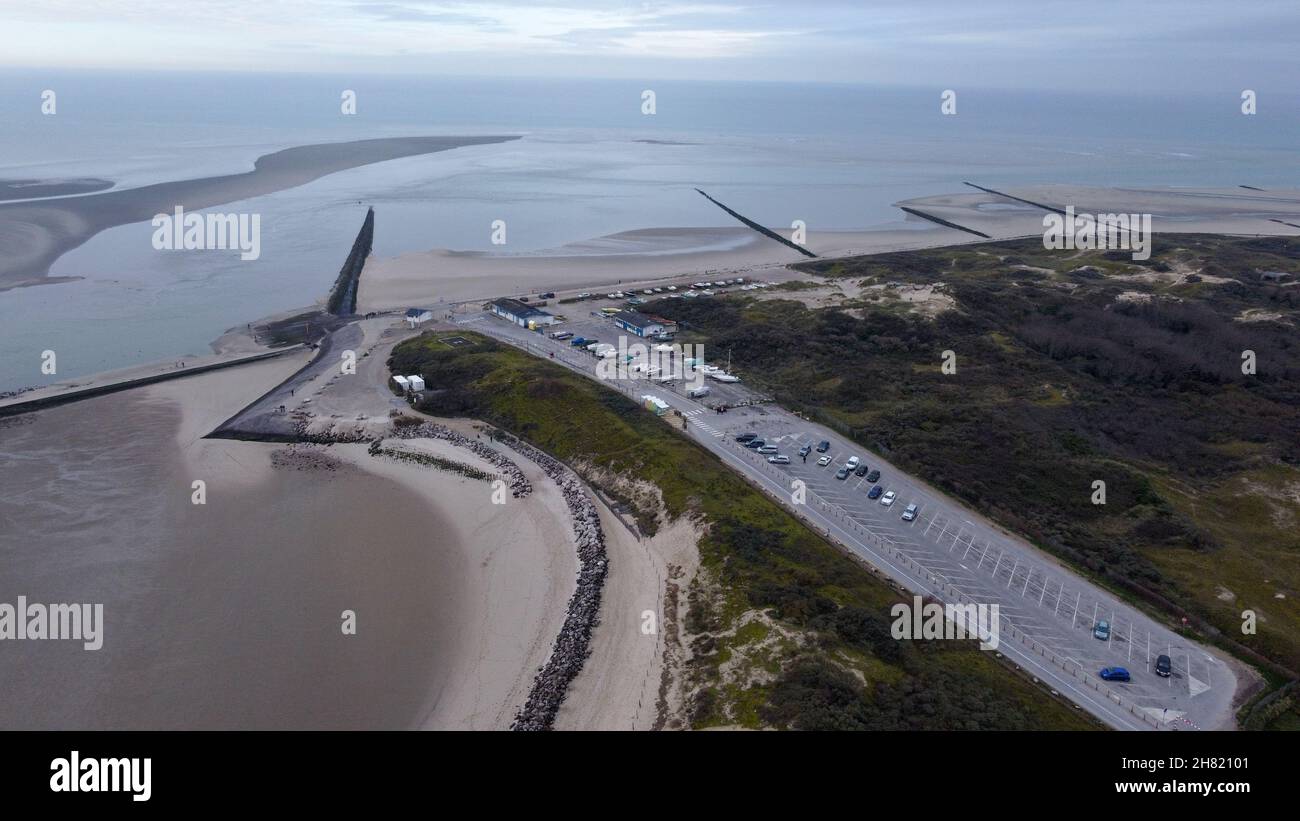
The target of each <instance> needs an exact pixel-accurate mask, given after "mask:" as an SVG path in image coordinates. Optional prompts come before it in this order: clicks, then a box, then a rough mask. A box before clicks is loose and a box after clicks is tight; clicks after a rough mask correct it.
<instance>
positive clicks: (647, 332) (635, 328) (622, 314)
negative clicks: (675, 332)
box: [613, 311, 664, 337]
mask: <svg viewBox="0 0 1300 821" xmlns="http://www.w3.org/2000/svg"><path fill="white" fill-rule="evenodd" d="M613 319H614V324H615V325H616V326H618V327H619V328H621V329H623V330H625V331H627V332H628V333H633V334H636V335H637V336H642V337H645V336H659V335H660V334H662V333H663V332H664V326H663V322H662V321H661V320H656V319H655V318H653V317H649V316H646V315H645V314H642V313H638V312H636V311H619V312H618V313H616V314H614V317H613Z"/></svg>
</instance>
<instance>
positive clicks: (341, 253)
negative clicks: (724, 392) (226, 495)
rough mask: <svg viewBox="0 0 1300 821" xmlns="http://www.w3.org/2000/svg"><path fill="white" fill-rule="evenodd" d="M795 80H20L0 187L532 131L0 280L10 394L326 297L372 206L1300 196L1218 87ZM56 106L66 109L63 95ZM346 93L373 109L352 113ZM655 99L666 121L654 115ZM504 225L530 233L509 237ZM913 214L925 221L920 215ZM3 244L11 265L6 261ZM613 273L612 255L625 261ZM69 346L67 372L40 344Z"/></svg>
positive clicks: (1278, 105) (1268, 130)
mask: <svg viewBox="0 0 1300 821" xmlns="http://www.w3.org/2000/svg"><path fill="white" fill-rule="evenodd" d="M1116 87H1118V86H1116ZM1097 88H1098V89H1099V90H1096V91H1088V92H1078V93H1047V92H1041V91H1014V90H998V89H980V88H978V87H971V88H969V89H967V88H960V87H959V88H956V89H951V91H954V92H955V106H956V109H955V113H954V114H945V113H944V112H943V105H944V101H945V98H944V96H943V94H944V92H945V91H947V90H946V89H940V88H929V87H925V88H903V87H873V86H867V85H832V84H797V83H757V82H755V83H720V82H680V81H675V82H668V81H657V80H651V79H647V80H641V81H633V80H592V79H542V78H467V77H411V76H375V75H362V76H341V75H303V74H292V75H290V74H284V75H265V74H241V73H126V72H93V73H92V72H72V71H38V70H7V71H6V72H5V73H4V74H3V75H0V179H14V178H17V179H33V178H35V179H59V178H82V177H97V178H103V179H107V180H111V181H112V182H113V183H114V185H115V187H117V188H128V187H134V186H140V185H145V184H150V183H155V182H162V181H166V180H177V179H190V178H198V177H206V176H212V175H219V174H229V173H239V172H244V171H248V170H251V168H252V165H253V162H254V161H255V160H256V159H257V157H259V156H261V155H263V154H266V153H270V152H272V151H276V150H280V149H283V148H288V147H292V146H296V145H305V144H310V143H318V142H329V141H344V140H355V139H367V138H374V137H392V136H415V135H439V134H443V135H479V134H510V135H519V136H520V137H521V139H519V140H517V141H513V142H508V143H503V144H494V145H482V146H473V147H467V148H462V149H456V150H452V151H446V152H441V153H437V154H431V155H427V156H421V157H411V158H406V159H401V160H394V161H390V162H385V163H380V164H375V165H370V166H365V167H361V168H356V169H351V170H348V171H344V172H340V173H337V174H333V175H330V176H327V177H324V178H322V179H320V180H317V181H315V182H312V183H309V184H307V185H303V186H301V187H298V188H295V189H291V190H287V191H281V192H278V193H275V194H272V195H268V196H264V197H259V198H256V199H253V200H248V201H244V202H236V203H230V204H227V205H223V206H220V207H218V208H217V209H214V210H218V211H222V212H243V213H257V214H260V215H261V229H262V232H261V233H262V242H261V257H260V259H258V260H257V261H256V262H252V263H248V262H243V261H241V260H240V258H239V254H238V252H237V251H232V252H213V251H188V252H187V251H171V252H161V253H160V252H158V251H155V250H154V248H153V246H152V243H151V237H152V234H153V229H152V227H151V226H150V225H149V224H148V223H138V224H134V225H126V226H121V227H118V228H113V229H110V230H107V231H104V232H102V233H100V234H98V235H96V236H95V237H93V238H92V239H90V240H89V241H88V242H86V243H85V244H84V245H82V246H81V247H79V248H77V249H75V250H72V251H70V252H68V253H67V254H65V255H64V256H63V257H62V258H60V259H59V260H58V261H57V262H56V263H55V264H54V266H53V268H52V270H51V273H52V274H53V275H56V276H75V277H82V279H80V280H78V281H75V282H68V283H62V284H49V285H42V286H37V287H28V288H19V289H13V290H9V291H6V292H0V391H4V390H12V389H15V388H19V387H24V386H38V385H42V384H46V383H48V382H51V381H56V380H65V379H68V378H75V377H76V376H79V375H85V374H90V373H95V372H99V371H104V370H109V369H115V368H122V367H127V366H130V365H135V364H142V363H146V362H154V361H167V360H171V359H180V358H184V356H186V355H189V356H194V355H198V354H202V353H207V352H208V351H209V343H210V342H212V341H213V340H214V339H215V338H217V337H218V336H220V335H221V334H222V333H223V332H224V331H226V330H227V329H229V328H232V327H235V326H239V325H243V324H244V323H246V322H249V321H251V320H255V319H257V318H259V317H263V316H266V315H269V314H272V313H278V312H282V311H285V310H289V309H292V308H295V307H299V306H305V305H310V304H312V303H313V302H315V301H317V300H319V299H320V298H322V297H323V296H324V295H325V293H326V292H327V291H328V289H329V287H330V285H331V283H332V282H333V280H334V277H335V276H336V275H337V273H338V270H339V268H340V266H341V265H342V263H343V260H344V258H345V257H346V255H347V253H348V250H349V247H350V244H351V238H352V237H353V236H354V234H355V232H356V230H357V228H359V227H360V224H361V221H362V219H363V217H364V214H365V210H366V208H367V207H369V206H373V207H374V208H375V211H376V217H377V221H376V232H375V244H374V253H375V254H378V255H381V256H394V255H398V254H402V253H406V252H410V251H417V250H425V249H429V248H434V247H446V248H453V249H459V250H475V251H492V252H506V253H530V252H537V251H544V250H546V249H554V248H557V247H560V246H563V245H565V244H566V243H571V242H578V241H582V240H588V239H592V238H595V237H600V236H604V235H607V234H611V233H616V232H619V231H627V230H633V229H641V228H663V227H705V226H721V225H733V224H734V223H732V222H731V221H730V218H729V217H727V216H726V215H725V214H723V213H722V212H720V211H719V210H718V209H717V208H716V207H715V206H713V205H711V204H709V203H708V202H707V201H706V200H704V199H703V198H702V197H700V196H699V195H698V194H696V193H695V192H694V190H693V189H695V188H697V187H698V188H702V189H704V190H706V191H708V192H709V193H710V194H711V195H713V196H715V197H717V198H718V199H719V200H721V201H722V202H724V203H726V204H727V205H729V206H730V207H732V208H734V209H736V210H737V211H739V212H741V213H743V214H745V215H746V216H749V217H751V218H753V219H755V220H757V221H759V222H762V223H765V224H770V225H773V226H777V227H788V226H789V225H790V224H791V223H792V222H793V221H794V220H802V221H804V223H805V224H806V225H807V226H808V228H809V230H812V231H836V230H859V229H862V228H866V227H872V226H881V227H901V226H903V224H904V223H903V222H902V219H901V217H902V215H901V213H900V212H899V211H898V209H897V208H895V207H894V205H893V204H894V203H896V202H898V201H899V200H903V199H908V198H912V197H918V196H925V195H932V194H942V193H950V192H959V191H962V190H968V189H964V187H963V186H962V182H963V181H964V180H970V181H973V182H977V183H979V184H982V185H986V186H990V187H994V188H1000V187H1014V186H1016V185H1022V184H1034V183H1072V184H1081V185H1099V186H1145V185H1163V186H1187V187H1198V186H1236V185H1252V186H1257V187H1261V188H1270V187H1297V186H1300V163H1298V162H1297V159H1300V156H1298V154H1300V149H1297V146H1296V143H1295V139H1294V136H1295V134H1296V133H1300V131H1298V129H1297V126H1300V105H1296V104H1295V101H1294V100H1291V99H1289V98H1284V97H1282V96H1280V95H1279V96H1276V97H1270V96H1268V95H1267V94H1263V93H1261V95H1260V97H1259V101H1258V113H1256V114H1254V115H1245V114H1243V113H1242V111H1241V99H1240V95H1241V90H1240V89H1232V88H1227V87H1225V88H1221V89H1207V90H1205V91H1204V92H1203V93H1202V94H1200V95H1199V96H1196V97H1177V98H1175V97H1167V96H1157V95H1143V94H1142V93H1141V92H1140V91H1133V90H1131V89H1127V88H1125V90H1124V91H1123V92H1122V93H1118V92H1117V93H1109V91H1108V88H1109V87H1108V86H1106V85H1102V86H1098V87H1097ZM47 90H48V91H53V92H55V97H54V100H55V104H56V109H55V113H54V114H44V113H42V95H43V94H44V92H45V91H47ZM345 92H352V93H353V94H354V95H355V102H356V113H355V114H345V113H343V110H342V108H343V102H344V99H343V98H344V95H345ZM650 101H653V107H652V108H651V106H650V105H649V104H648V103H649V102H650ZM497 220H503V221H504V222H505V224H506V239H507V242H506V245H505V246H499V245H494V244H493V243H492V236H493V223H494V221H497ZM908 224H909V225H910V224H911V223H908ZM3 242H4V240H3V234H0V253H4V251H5V249H4V247H3ZM616 264H617V263H616V261H614V260H611V266H612V270H613V266H616ZM45 350H54V351H56V352H57V354H58V365H59V369H58V373H57V374H56V375H45V374H42V373H41V371H40V364H41V358H40V354H41V352H42V351H45Z"/></svg>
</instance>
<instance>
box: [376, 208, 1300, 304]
mask: <svg viewBox="0 0 1300 821" xmlns="http://www.w3.org/2000/svg"><path fill="white" fill-rule="evenodd" d="M998 190H1002V189H998ZM1006 193H1009V194H1012V195H1014V196H1018V197H1022V198H1024V199H1030V200H1033V201H1035V202H1041V203H1044V204H1049V205H1055V206H1058V207H1061V208H1064V207H1065V206H1067V205H1073V206H1074V208H1075V210H1076V212H1088V213H1118V212H1123V213H1149V214H1152V215H1153V218H1152V224H1153V227H1154V230H1155V231H1156V232H1157V233H1215V234H1245V235H1264V236H1294V235H1296V234H1300V228H1295V227H1291V226H1287V225H1283V224H1281V223H1278V222H1273V221H1272V220H1274V219H1281V220H1283V221H1284V222H1294V223H1297V224H1300V192H1297V191H1281V190H1279V191H1263V192H1261V191H1251V190H1247V189H1241V188H1236V189H1213V188H1206V189H1191V188H1188V189H1159V188H1143V189H1137V188H1134V189H1125V188H1089V187H1086V186H1075V185H1041V186H1022V187H1017V188H1008V189H1006ZM895 204H896V205H897V206H900V207H902V206H907V207H911V208H915V209H917V210H920V211H924V212H925V213H928V214H931V215H933V216H936V217H939V218H941V219H945V220H947V221H949V222H952V223H956V224H957V225H962V226H965V227H968V228H972V229H975V230H978V231H980V232H982V233H985V234H988V235H989V236H990V237H991V238H993V239H1009V238H1013V237H1026V236H1041V235H1042V233H1043V215H1044V214H1045V213H1047V212H1046V211H1044V210H1043V209H1041V208H1035V207H1033V206H1029V205H1024V204H1019V203H1016V202H1014V201H1012V200H1008V199H1006V198H1004V197H999V196H997V195H994V194H989V193H985V192H982V191H976V190H974V189H970V190H969V191H966V192H958V193H952V194H941V195H935V196H929V197H921V198H917V199H911V200H906V201H902V202H899V203H895ZM776 232H777V233H778V234H780V235H782V236H785V237H787V238H788V237H789V236H790V231H789V230H788V229H784V230H782V229H777V230H776ZM981 241H985V240H981V239H980V238H978V237H976V236H973V235H971V234H969V233H966V232H964V231H960V230H957V229H954V228H948V227H944V226H940V225H935V224H933V223H929V222H926V221H925V220H922V219H921V218H919V217H913V216H907V217H906V219H905V220H902V221H900V222H899V223H896V224H893V225H887V226H879V227H875V228H866V229H863V230H861V231H835V232H818V231H809V232H808V235H807V242H806V247H807V248H809V249H810V250H812V251H814V252H816V253H817V254H818V255H819V256H821V257H826V258H836V257H845V256H855V255H860V254H876V253H884V252H889V251H905V250H916V249H921V248H934V247H939V246H944V245H956V244H963V243H971V242H981ZM804 261H807V260H806V258H805V257H803V256H801V255H800V254H799V253H797V252H795V251H794V250H792V249H790V248H787V247H785V246H783V245H781V244H780V243H777V242H774V241H772V240H770V239H767V238H764V237H762V236H759V235H758V234H756V233H755V232H753V231H751V230H750V229H748V228H745V227H743V226H739V225H737V226H734V227H727V226H724V227H715V228H686V227H682V228H655V229H645V230H642V231H627V232H623V233H620V234H614V235H610V236H607V237H596V238H592V239H588V240H581V241H577V242H574V243H571V244H569V245H566V246H563V247H561V248H557V249H552V250H549V251H539V252H534V253H530V254H505V253H501V254H489V253H480V252H463V251H456V250H452V249H446V248H436V249H431V250H429V251H424V252H418V253H412V254H404V255H401V256H397V257H390V258H382V257H376V256H372V257H371V258H370V259H369V261H368V262H367V264H366V268H365V270H364V272H363V273H362V276H361V288H360V292H359V295H358V310H363V311H380V310H392V309H397V308H403V307H408V306H411V305H423V304H439V303H455V302H462V301H471V300H486V299H490V298H493V297H497V296H502V295H517V294H529V293H537V292H539V291H573V290H575V289H583V288H591V289H598V288H599V289H607V288H612V287H624V288H626V287H628V286H640V285H642V284H650V283H658V282H666V281H678V280H680V279H681V278H683V277H686V278H689V277H710V276H724V277H725V276H728V275H733V274H744V273H760V272H761V273H764V274H768V275H769V276H768V278H769V279H785V278H788V276H787V275H783V274H781V273H780V272H782V271H783V270H784V269H785V268H786V266H788V265H790V264H792V263H796V262H804Z"/></svg>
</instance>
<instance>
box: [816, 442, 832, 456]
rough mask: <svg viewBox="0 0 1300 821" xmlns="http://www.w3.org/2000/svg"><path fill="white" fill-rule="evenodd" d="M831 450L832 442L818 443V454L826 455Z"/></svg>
mask: <svg viewBox="0 0 1300 821" xmlns="http://www.w3.org/2000/svg"><path fill="white" fill-rule="evenodd" d="M830 449H831V443H830V442H826V441H821V442H818V443H817V452H818V453H825V452H826V451H828V450H830Z"/></svg>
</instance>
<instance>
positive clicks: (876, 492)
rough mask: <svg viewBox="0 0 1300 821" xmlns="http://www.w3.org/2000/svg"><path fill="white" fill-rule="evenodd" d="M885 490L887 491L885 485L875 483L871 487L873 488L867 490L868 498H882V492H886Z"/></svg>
mask: <svg viewBox="0 0 1300 821" xmlns="http://www.w3.org/2000/svg"><path fill="white" fill-rule="evenodd" d="M884 492H885V489H884V488H883V487H881V486H880V485H874V486H873V487H872V488H871V490H868V491H867V498H868V499H879V498H880V494H882V493H884Z"/></svg>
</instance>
